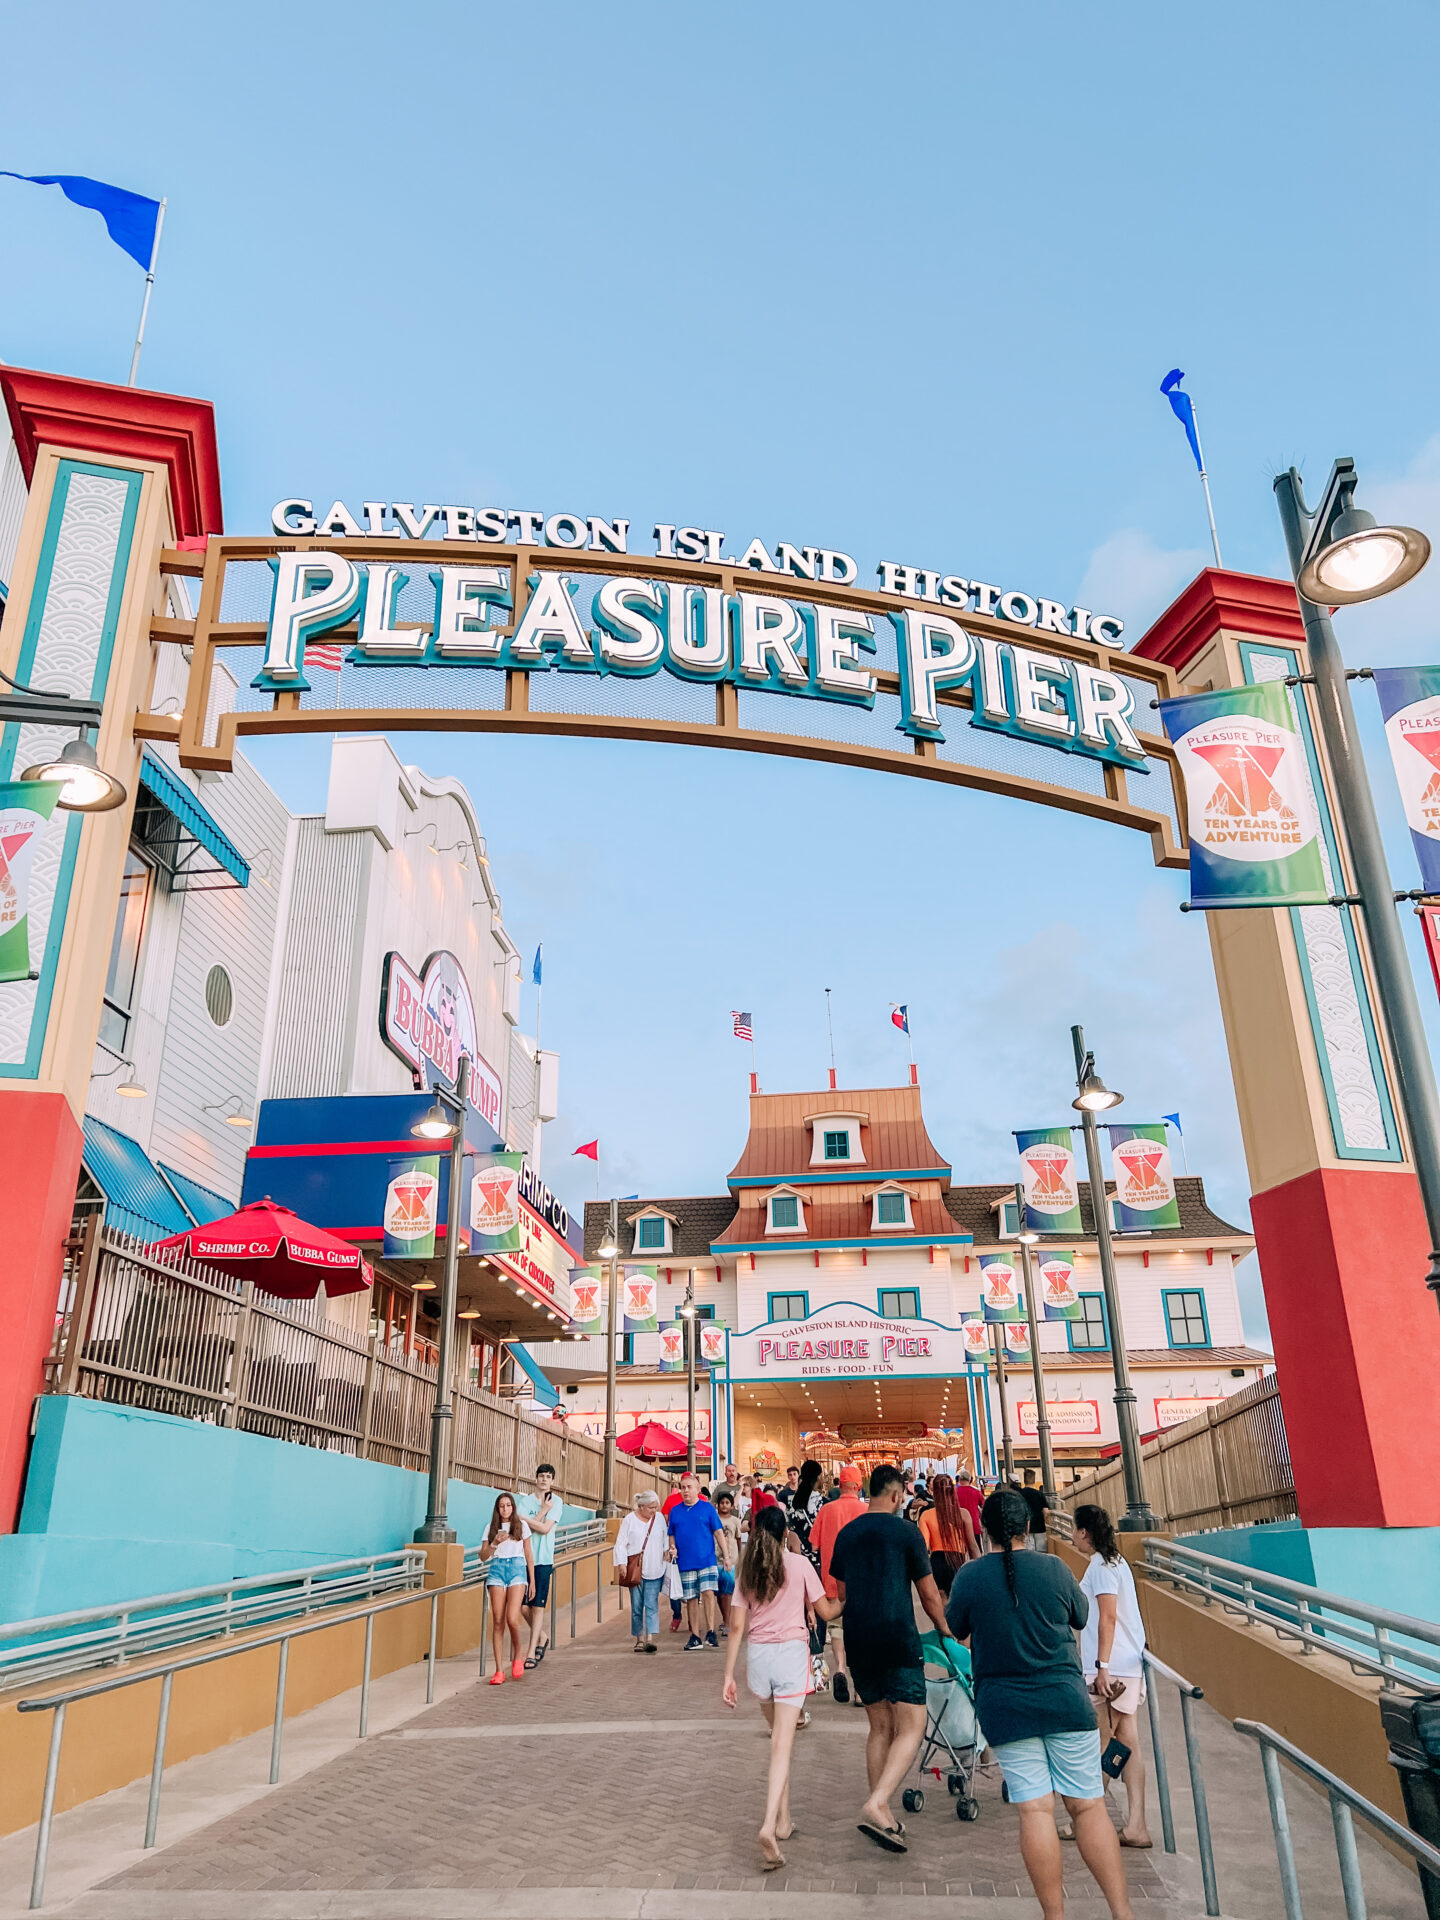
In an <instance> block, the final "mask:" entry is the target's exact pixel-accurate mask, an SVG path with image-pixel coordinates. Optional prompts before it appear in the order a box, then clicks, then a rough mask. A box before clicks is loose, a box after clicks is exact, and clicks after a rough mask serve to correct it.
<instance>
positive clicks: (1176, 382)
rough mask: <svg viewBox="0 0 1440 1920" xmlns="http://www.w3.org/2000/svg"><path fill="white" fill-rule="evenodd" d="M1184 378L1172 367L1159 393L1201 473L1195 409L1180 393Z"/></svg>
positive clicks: (1186, 396) (1183, 394)
mask: <svg viewBox="0 0 1440 1920" xmlns="http://www.w3.org/2000/svg"><path fill="white" fill-rule="evenodd" d="M1184 378H1185V376H1184V374H1183V373H1182V372H1181V371H1180V369H1179V367H1172V368H1171V369H1170V371H1169V373H1167V374H1166V376H1165V378H1164V379H1163V380H1162V381H1161V382H1160V391H1161V392H1162V393H1163V394H1164V396H1165V398H1166V399H1167V400H1168V401H1169V402H1170V410H1171V412H1172V413H1173V414H1174V415H1175V418H1176V419H1177V420H1178V421H1179V422H1180V424H1181V426H1182V427H1184V429H1185V438H1186V439H1187V440H1188V441H1189V442H1190V451H1191V453H1193V454H1194V456H1195V465H1196V467H1197V468H1198V469H1199V471H1200V472H1201V473H1204V471H1205V462H1204V461H1203V460H1202V459H1201V458H1200V435H1199V434H1198V433H1197V432H1196V430H1195V408H1194V406H1193V405H1192V404H1191V401H1190V396H1189V394H1188V393H1182V392H1181V391H1180V382H1181V381H1182V380H1183V379H1184Z"/></svg>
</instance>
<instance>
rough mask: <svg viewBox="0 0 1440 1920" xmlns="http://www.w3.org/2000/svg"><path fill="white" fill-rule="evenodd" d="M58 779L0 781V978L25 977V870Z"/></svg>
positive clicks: (27, 874)
mask: <svg viewBox="0 0 1440 1920" xmlns="http://www.w3.org/2000/svg"><path fill="white" fill-rule="evenodd" d="M59 797H60V782H59V781H58V780H0V981H4V980H28V979H29V978H30V869H31V867H32V866H33V865H34V863H35V852H36V849H37V848H38V846H39V844H40V840H41V837H42V835H43V834H44V831H45V827H46V824H47V823H48V821H49V819H50V816H51V814H52V813H54V811H55V802H56V801H57V800H58V799H59Z"/></svg>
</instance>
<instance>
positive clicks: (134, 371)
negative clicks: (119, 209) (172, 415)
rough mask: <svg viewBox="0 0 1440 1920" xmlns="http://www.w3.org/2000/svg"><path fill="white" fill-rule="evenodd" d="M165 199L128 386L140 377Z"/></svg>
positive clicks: (151, 255) (152, 255) (153, 246)
mask: <svg viewBox="0 0 1440 1920" xmlns="http://www.w3.org/2000/svg"><path fill="white" fill-rule="evenodd" d="M165 205H166V203H165V201H163V200H162V201H161V202H160V211H159V213H157V214H156V216H155V239H154V242H153V244H152V245H151V248H150V269H149V272H148V273H147V274H146V275H145V298H144V299H143V300H142V301H141V303H140V325H139V327H138V328H137V330H136V333H135V351H134V353H132V354H131V356H130V378H129V380H128V381H127V382H126V385H127V386H131V387H133V386H134V385H135V382H136V381H137V380H138V379H139V377H140V349H141V347H142V346H144V344H145V322H146V319H147V318H148V316H149V313H150V291H151V288H152V287H153V286H154V285H155V262H156V261H157V260H158V259H159V258H160V230H161V228H162V227H163V226H164V225H165Z"/></svg>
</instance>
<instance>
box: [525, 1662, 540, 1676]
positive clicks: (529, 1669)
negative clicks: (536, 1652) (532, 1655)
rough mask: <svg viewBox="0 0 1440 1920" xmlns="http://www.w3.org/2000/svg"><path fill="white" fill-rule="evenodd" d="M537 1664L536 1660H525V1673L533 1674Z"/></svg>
mask: <svg viewBox="0 0 1440 1920" xmlns="http://www.w3.org/2000/svg"><path fill="white" fill-rule="evenodd" d="M539 1664H540V1662H539V1661H538V1660H531V1659H527V1660H526V1662H525V1671H526V1672H527V1673H533V1672H534V1671H535V1669H536V1667H538V1666H539Z"/></svg>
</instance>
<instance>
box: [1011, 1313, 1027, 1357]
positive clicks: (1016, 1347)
mask: <svg viewBox="0 0 1440 1920" xmlns="http://www.w3.org/2000/svg"><path fill="white" fill-rule="evenodd" d="M1005 1358H1006V1359H1007V1360H1029V1358H1030V1329H1029V1327H1028V1326H1026V1324H1025V1322H1024V1321H1023V1320H1008V1321H1006V1323H1005Z"/></svg>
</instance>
